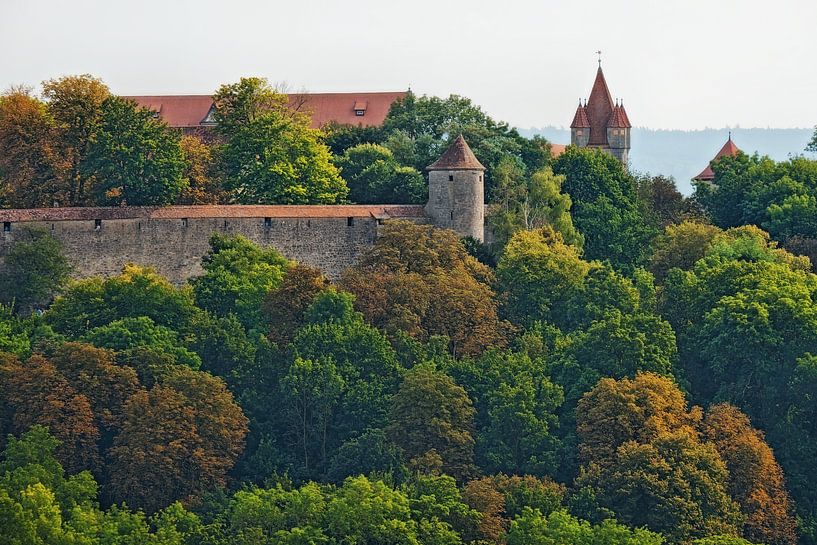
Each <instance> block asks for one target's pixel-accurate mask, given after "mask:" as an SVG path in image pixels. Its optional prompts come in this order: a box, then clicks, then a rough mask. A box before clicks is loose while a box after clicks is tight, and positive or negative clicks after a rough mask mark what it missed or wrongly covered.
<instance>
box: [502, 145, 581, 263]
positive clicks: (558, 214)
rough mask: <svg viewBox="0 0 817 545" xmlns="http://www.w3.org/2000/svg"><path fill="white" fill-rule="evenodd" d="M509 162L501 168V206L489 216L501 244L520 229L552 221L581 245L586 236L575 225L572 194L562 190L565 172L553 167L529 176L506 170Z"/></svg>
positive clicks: (564, 235)
mask: <svg viewBox="0 0 817 545" xmlns="http://www.w3.org/2000/svg"><path fill="white" fill-rule="evenodd" d="M509 162H510V161H508V160H504V162H503V163H500V166H499V167H498V169H497V170H498V173H497V184H496V185H497V187H496V189H495V190H494V201H495V202H496V203H497V204H499V205H500V206H498V207H496V208H495V209H493V210H492V211H491V212H489V213H488V217H487V222H488V225H489V226H490V228H491V232H492V233H493V235H494V236H495V237H497V239H498V242H499V243H500V245H502V246H504V245H505V244H506V243H507V242H508V240H510V238H511V236H513V234H514V233H516V232H517V231H521V230H533V229H537V228H540V227H543V226H545V225H549V226H551V227H552V228H553V230H554V231H556V232H558V233H560V234H561V235H562V239H564V241H565V243H567V244H571V245H573V246H576V247H577V248H579V249H581V247H582V245H583V244H584V238H583V237H582V235H581V234H580V233H579V232H578V231H577V230H576V228H575V227H574V226H573V220H572V218H571V217H570V207H571V205H572V202H571V200H570V196H569V195H567V194H566V193H562V192H561V189H562V184H563V183H564V176H556V175H554V174H553V171H552V170H550V167H547V168H545V169H542V170H539V171H536V172H534V173H533V174H531V175H530V176H529V177H526V176H522V175H519V174H513V171H511V172H508V173H507V174H506V170H507V168H506V167H505V165H506V164H507V163H509ZM520 172H521V171H520Z"/></svg>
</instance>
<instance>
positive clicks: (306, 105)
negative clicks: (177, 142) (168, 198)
mask: <svg viewBox="0 0 817 545" xmlns="http://www.w3.org/2000/svg"><path fill="white" fill-rule="evenodd" d="M288 96H289V103H290V106H292V107H293V108H297V109H298V110H300V111H303V112H307V113H309V114H310V115H311V117H312V127H314V128H319V127H322V126H324V125H326V124H327V123H332V122H334V123H339V124H342V125H361V126H364V127H369V126H379V125H382V124H383V121H385V119H386V115H388V113H389V109H390V108H391V105H392V104H393V103H394V102H395V101H397V100H400V99H402V98H404V97H405V96H406V93H405V92H389V93H292V94H289V95H288ZM123 98H127V99H130V100H133V101H135V102H136V103H137V104H138V105H139V106H142V107H145V108H149V109H151V110H153V111H155V112H157V113H158V114H159V115H160V116H161V117H162V119H164V120H165V122H167V124H168V125H170V126H171V127H176V128H182V129H189V128H195V127H200V126H202V123H203V122H204V120H205V118H206V117H207V115H208V113H210V109H211V108H212V106H213V98H212V97H211V96H210V95H150V96H125V97H123Z"/></svg>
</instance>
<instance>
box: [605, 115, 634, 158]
mask: <svg viewBox="0 0 817 545" xmlns="http://www.w3.org/2000/svg"><path fill="white" fill-rule="evenodd" d="M631 128H632V125H630V120H629V119H627V112H626V111H625V110H624V103H623V102H617V103H616V105H615V106H613V113H612V114H611V115H610V120H609V121H608V122H607V143H608V145H609V146H610V148H609V149H610V153H612V154H613V155H614V156H615V157H616V159H618V160H619V161H621V164H623V165H625V166H626V165H627V163H628V162H629V160H630V129H631Z"/></svg>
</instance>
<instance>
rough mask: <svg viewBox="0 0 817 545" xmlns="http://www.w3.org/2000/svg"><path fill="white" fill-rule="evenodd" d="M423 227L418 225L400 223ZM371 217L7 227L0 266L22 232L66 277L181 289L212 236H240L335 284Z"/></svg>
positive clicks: (365, 236)
mask: <svg viewBox="0 0 817 545" xmlns="http://www.w3.org/2000/svg"><path fill="white" fill-rule="evenodd" d="M403 219H408V220H411V221H416V222H424V221H425V220H424V218H422V217H414V218H403ZM381 223H382V222H381V221H380V220H378V219H375V218H374V217H348V218H347V217H330V218H322V217H321V218H303V217H299V218H277V217H273V218H264V217H246V218H235V217H229V218H217V217H207V218H189V219H188V218H160V219H156V218H144V217H143V218H126V219H109V220H99V221H98V220H94V219H89V220H87V219H82V220H68V221H29V222H14V223H13V224H11V225H10V226H9V230H8V231H6V229H5V227H6V226H5V225H4V231H3V233H2V234H0V260H2V257H3V256H4V255H5V254H6V253H7V252H8V250H9V249H10V248H11V246H12V245H13V244H14V243H15V241H16V240H20V239H23V238H25V236H26V229H27V228H31V227H34V228H37V229H41V230H45V231H46V232H50V233H51V234H52V235H53V236H54V237H55V238H56V239H57V240H59V241H60V242H61V243H62V245H63V251H64V253H65V255H66V257H67V258H68V259H69V261H70V262H71V264H72V265H73V266H74V269H75V270H74V275H75V276H76V277H79V278H83V277H89V276H106V277H107V276H113V275H116V274H118V273H120V272H121V270H122V267H123V266H124V265H125V264H127V263H137V264H139V265H147V266H150V267H153V268H155V269H156V270H157V271H158V272H159V273H160V274H162V275H163V276H166V277H167V278H168V279H169V280H170V281H171V282H173V283H176V284H181V283H183V282H185V281H186V280H188V279H190V278H191V277H194V276H197V275H199V274H201V272H202V268H201V259H202V257H203V256H204V255H205V254H206V253H207V251H208V250H209V240H210V237H211V236H212V234H213V233H222V234H227V235H243V236H245V237H246V238H248V239H249V240H251V241H253V242H255V243H257V244H259V245H262V246H265V247H273V248H275V249H277V250H279V251H280V252H281V253H282V254H283V255H284V256H286V257H287V258H289V259H293V260H296V261H299V262H301V263H306V264H309V265H312V266H315V267H318V268H320V269H322V270H323V271H324V272H325V273H326V274H327V275H328V276H329V277H330V278H335V279H336V278H338V277H339V276H340V274H341V273H342V271H343V270H344V269H346V268H347V267H349V266H350V265H352V264H353V263H354V262H355V260H356V259H357V258H358V256H360V255H361V253H363V252H364V251H366V250H367V249H368V248H370V247H371V246H372V245H373V244H374V241H375V240H376V238H377V233H378V228H379V226H380V225H381Z"/></svg>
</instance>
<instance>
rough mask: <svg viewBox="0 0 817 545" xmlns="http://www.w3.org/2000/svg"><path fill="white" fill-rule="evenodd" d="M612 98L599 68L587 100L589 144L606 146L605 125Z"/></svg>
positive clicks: (608, 116)
mask: <svg viewBox="0 0 817 545" xmlns="http://www.w3.org/2000/svg"><path fill="white" fill-rule="evenodd" d="M613 107H614V104H613V97H612V95H610V89H608V88H607V81H606V80H605V79H604V72H602V71H601V66H599V70H598V72H596V81H595V82H593V90H592V91H590V98H589V99H588V100H587V106H585V109H586V110H587V116H588V117H589V118H590V142H589V144H590V145H591V146H592V145H600V146H603V145H607V123H608V121H609V120H610V116H611V115H612V114H613Z"/></svg>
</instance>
